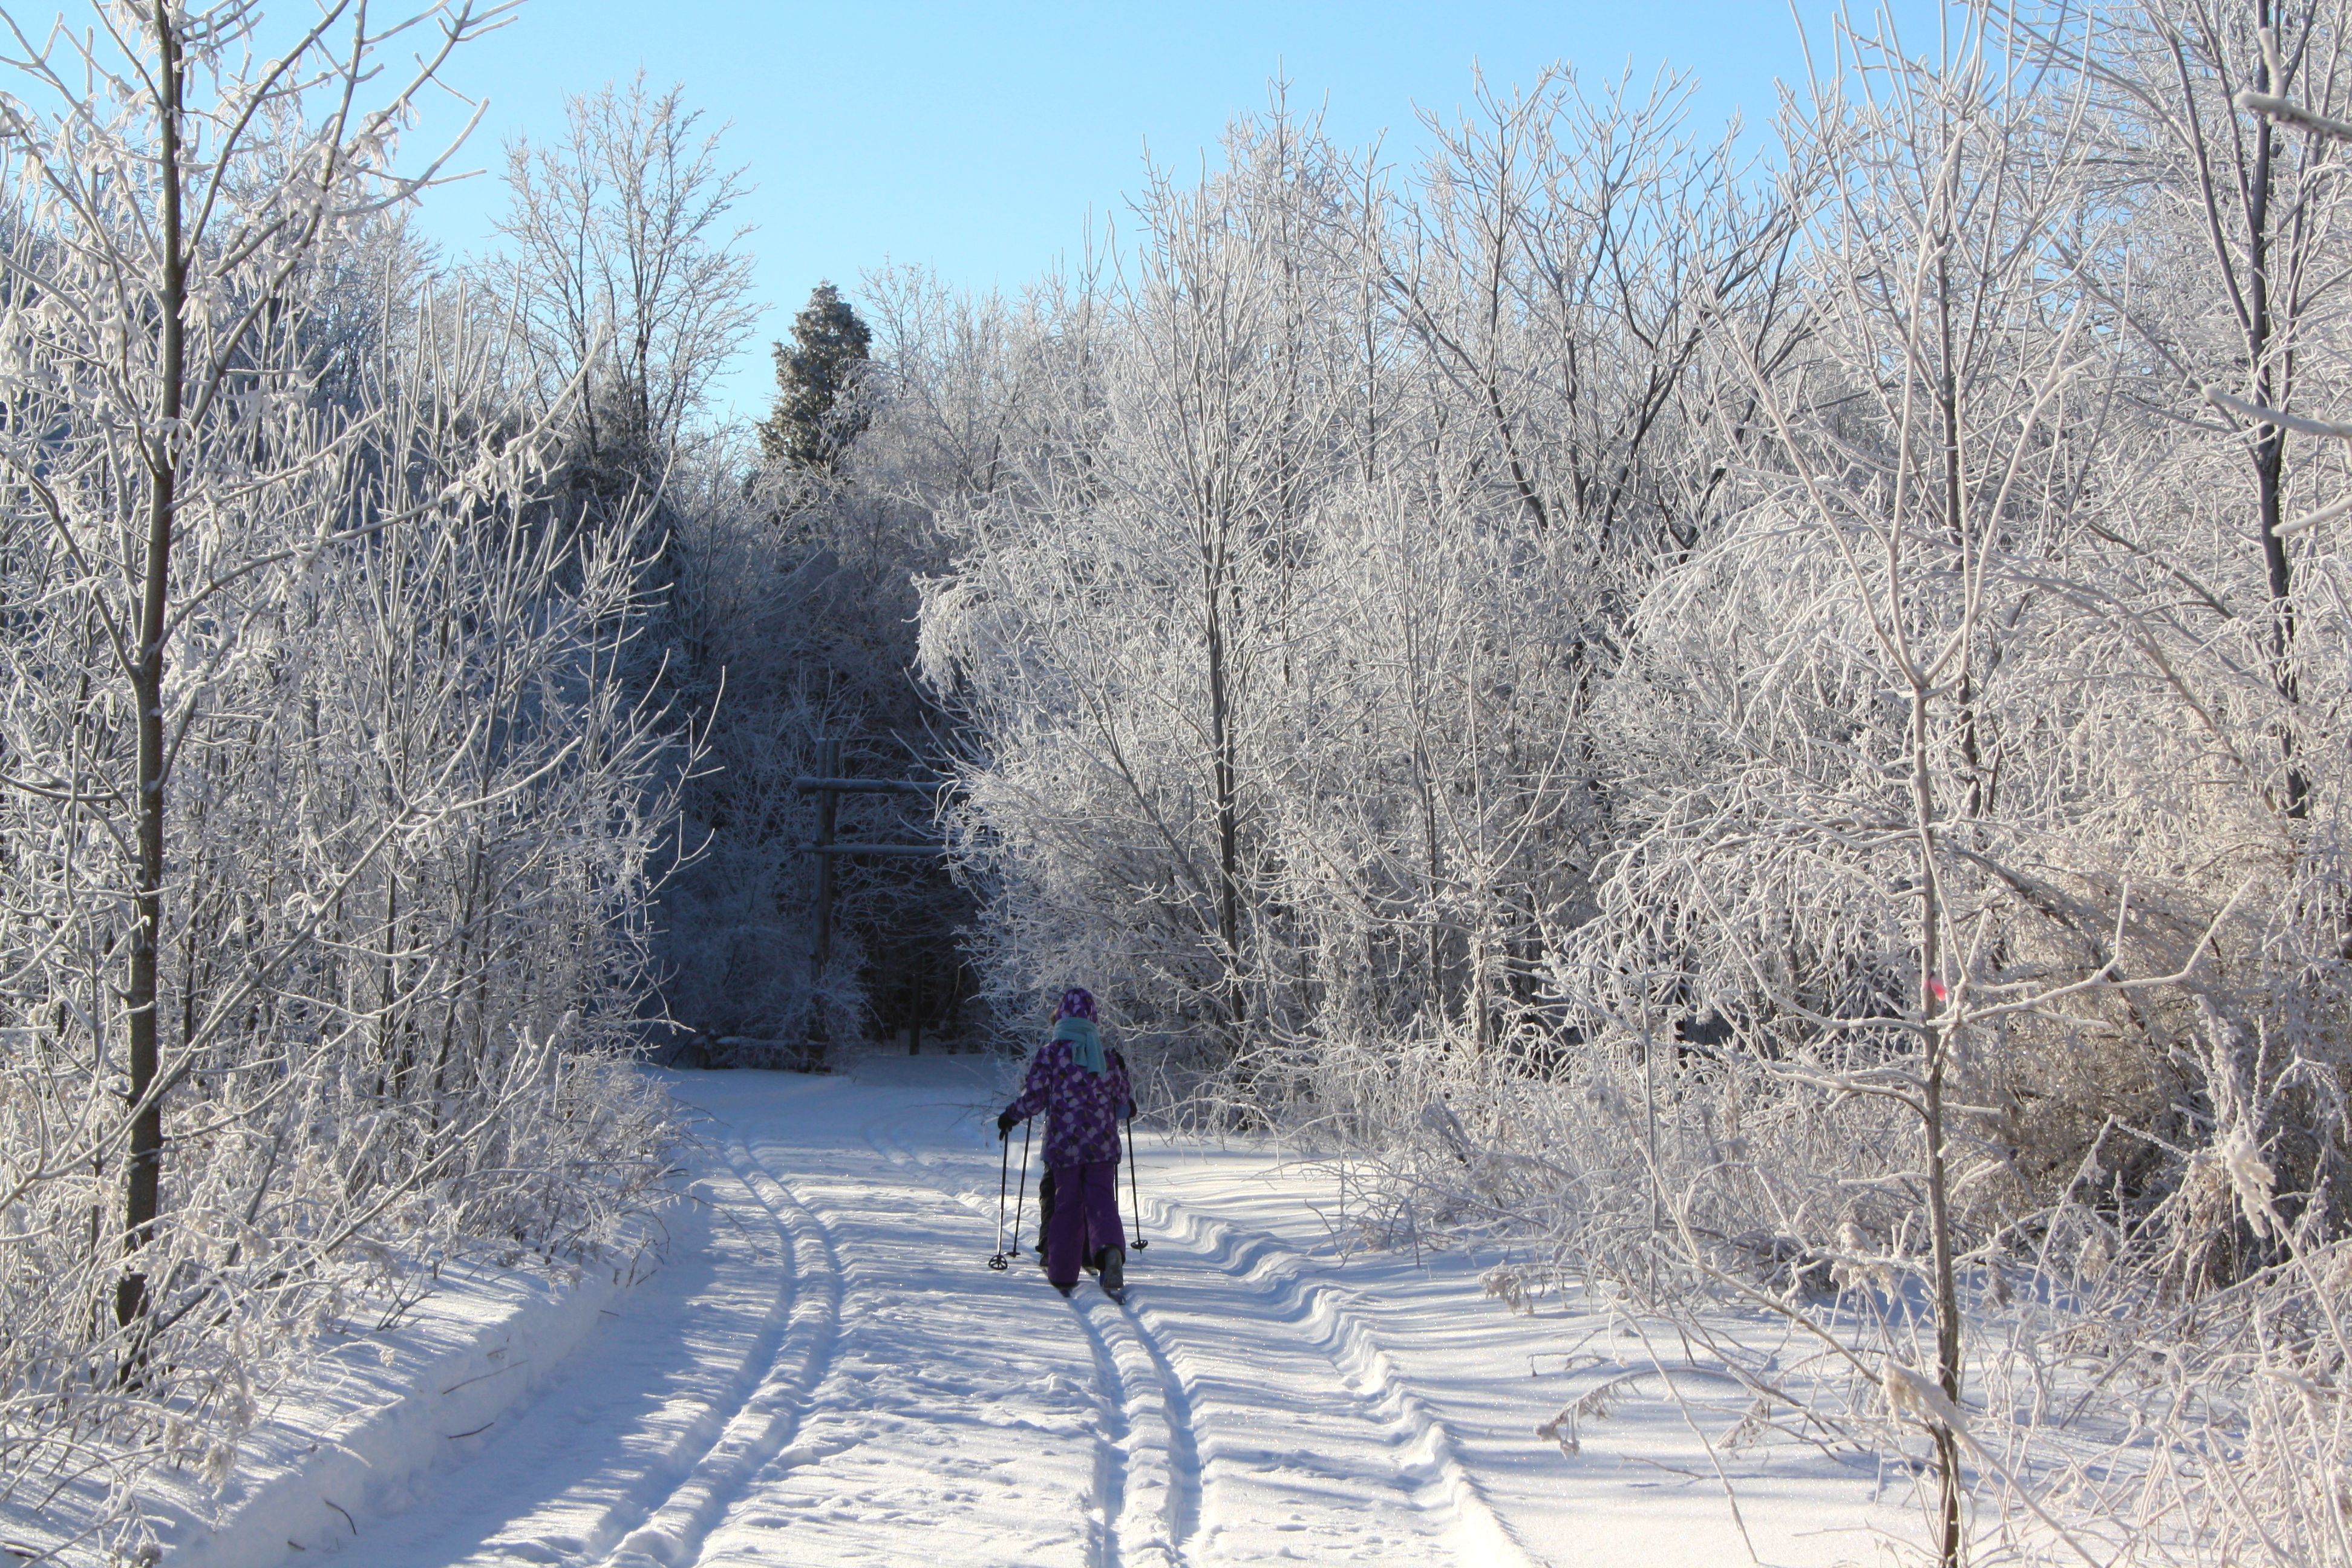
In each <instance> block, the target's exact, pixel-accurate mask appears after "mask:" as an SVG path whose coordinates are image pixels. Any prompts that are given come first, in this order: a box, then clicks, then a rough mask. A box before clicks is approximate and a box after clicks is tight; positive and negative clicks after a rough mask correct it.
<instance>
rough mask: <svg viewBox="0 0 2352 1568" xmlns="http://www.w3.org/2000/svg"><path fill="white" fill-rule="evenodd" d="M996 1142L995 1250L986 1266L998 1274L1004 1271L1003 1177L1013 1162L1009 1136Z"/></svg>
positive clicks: (1006, 1174)
mask: <svg viewBox="0 0 2352 1568" xmlns="http://www.w3.org/2000/svg"><path fill="white" fill-rule="evenodd" d="M997 1142H998V1143H1000V1144H1002V1145H1003V1151H1002V1152H1000V1153H999V1154H998V1155H997V1156H996V1251H995V1253H994V1255H993V1256H992V1257H991V1258H989V1260H988V1266H989V1267H990V1268H993V1269H995V1270H996V1272H998V1273H999V1274H1002V1273H1003V1272H1004V1268H1005V1264H1004V1182H1005V1178H1006V1177H1007V1176H1008V1175H1009V1174H1011V1172H1010V1170H1009V1167H1010V1166H1011V1165H1012V1163H1013V1140H1012V1139H1010V1138H1005V1137H1000V1138H998V1139H997Z"/></svg>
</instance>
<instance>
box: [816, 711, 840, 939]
mask: <svg viewBox="0 0 2352 1568" xmlns="http://www.w3.org/2000/svg"><path fill="white" fill-rule="evenodd" d="M817 766H818V768H820V769H821V770H822V771H823V772H824V776H825V777H826V778H828V779H835V778H839V777H840V776H841V742H839V741H820V742H817ZM816 803H817V804H816V845H817V857H816V973H814V974H813V975H811V976H810V979H811V980H812V982H816V981H822V980H823V979H824V969H825V965H826V964H828V963H832V962H833V857H832V856H830V855H828V854H826V853H825V852H824V851H825V849H826V847H828V846H830V845H831V844H832V843H833V829H834V823H835V816H834V814H835V811H837V810H838V809H839V808H840V803H841V795H840V793H839V792H838V791H835V790H829V789H828V790H821V791H819V792H818V794H817V797H816Z"/></svg>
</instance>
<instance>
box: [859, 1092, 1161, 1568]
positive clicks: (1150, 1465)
mask: <svg viewBox="0 0 2352 1568" xmlns="http://www.w3.org/2000/svg"><path fill="white" fill-rule="evenodd" d="M919 1114H920V1113H919V1112H915V1111H903V1110H902V1111H900V1112H898V1114H896V1115H891V1116H885V1117H883V1118H880V1119H878V1120H877V1121H871V1122H868V1123H867V1124H866V1127H865V1129H864V1136H865V1137H866V1141H867V1142H868V1143H869V1144H870V1145H871V1146H872V1147H873V1148H874V1149H875V1150H876V1152H878V1153H880V1154H882V1155H883V1156H884V1157H885V1158H887V1159H888V1160H890V1161H891V1162H893V1163H896V1164H898V1165H899V1166H901V1167H902V1168H906V1169H909V1170H911V1171H914V1172H918V1173H920V1176H921V1179H923V1180H924V1181H926V1182H928V1183H929V1184H931V1185H932V1186H934V1187H936V1188H938V1189H939V1190H940V1191H941V1192H943V1193H945V1194H947V1195H948V1196H950V1197H951V1198H953V1199H955V1200H956V1202H958V1203H959V1204H961V1205H963V1206H964V1207H966V1208H967V1209H970V1210H971V1211H972V1212H974V1213H975V1214H978V1215H982V1216H984V1217H990V1218H992V1214H991V1209H990V1205H991V1204H992V1202H993V1198H992V1194H984V1193H982V1192H980V1191H978V1190H976V1189H975V1188H974V1187H973V1185H972V1184H971V1183H970V1182H969V1181H968V1180H965V1179H964V1178H963V1177H962V1175H961V1173H957V1172H956V1171H954V1170H952V1169H950V1168H949V1167H948V1166H947V1165H946V1164H945V1163H942V1162H941V1161H940V1160H939V1159H938V1158H937V1157H936V1156H934V1155H933V1154H931V1153H929V1152H926V1151H925V1150H923V1149H921V1148H919V1147H917V1146H915V1145H914V1144H911V1143H909V1142H907V1141H906V1139H905V1137H904V1135H903V1130H904V1129H905V1128H906V1127H907V1125H908V1123H909V1122H910V1121H913V1120H915V1118H916V1116H917V1115H919ZM1070 1304H1071V1306H1072V1307H1073V1308H1074V1309H1075V1310H1076V1313H1077V1317H1078V1321H1079V1325H1080V1327H1081V1329H1082V1330H1083V1331H1084V1332H1085V1333H1086V1336H1087V1344H1088V1346H1089V1348H1090V1349H1091V1351H1092V1352H1093V1356H1094V1362H1095V1371H1096V1377H1097V1384H1098V1386H1099V1389H1100V1393H1101V1395H1102V1410H1103V1417H1104V1430H1103V1433H1102V1435H1101V1436H1100V1437H1098V1438H1097V1467H1096V1475H1097V1480H1096V1506H1097V1510H1099V1514H1100V1522H1099V1526H1098V1530H1099V1534H1098V1536H1097V1547H1096V1551H1095V1552H1094V1561H1095V1562H1096V1563H1098V1564H1100V1565H1101V1568H1117V1565H1118V1564H1136V1565H1138V1568H1185V1565H1186V1563H1187V1559H1186V1557H1185V1554H1184V1542H1185V1541H1186V1539H1187V1538H1188V1537H1189V1536H1190V1535H1191V1534H1192V1529H1193V1527H1194V1524H1195V1523H1196V1521H1198V1519H1199V1515H1200V1498H1201V1477H1200V1450H1199V1445H1198V1443H1197V1441H1196V1439H1195V1437H1194V1435H1193V1431H1192V1397H1191V1395H1190V1394H1189V1393H1188V1392H1187V1391H1186V1390H1185V1388H1184V1386H1183V1382H1182V1380H1181V1378H1180V1377H1179V1376H1178V1375H1177V1374H1176V1371H1175V1368H1174V1367H1173V1366H1171V1364H1170V1363H1169V1361H1168V1358H1167V1355H1166V1354H1165V1352H1162V1351H1161V1349H1160V1347H1159V1346H1158V1345H1157V1344H1155V1343H1154V1342H1152V1340H1151V1337H1150V1334H1148V1333H1146V1332H1144V1331H1142V1330H1141V1328H1140V1327H1139V1325H1138V1324H1137V1323H1136V1322H1135V1321H1134V1320H1133V1319H1132V1318H1131V1317H1130V1316H1129V1314H1128V1313H1126V1312H1124V1311H1122V1310H1120V1309H1119V1307H1118V1304H1117V1303H1116V1302H1114V1301H1112V1300H1110V1299H1109V1298H1108V1297H1107V1296H1104V1295H1102V1294H1101V1293H1100V1292H1099V1291H1098V1290H1097V1289H1095V1288H1094V1287H1093V1286H1091V1285H1090V1284H1087V1283H1083V1282H1082V1283H1081V1284H1080V1286H1079V1289H1078V1290H1077V1293H1076V1295H1075V1296H1073V1297H1072V1299H1071V1303H1070Z"/></svg>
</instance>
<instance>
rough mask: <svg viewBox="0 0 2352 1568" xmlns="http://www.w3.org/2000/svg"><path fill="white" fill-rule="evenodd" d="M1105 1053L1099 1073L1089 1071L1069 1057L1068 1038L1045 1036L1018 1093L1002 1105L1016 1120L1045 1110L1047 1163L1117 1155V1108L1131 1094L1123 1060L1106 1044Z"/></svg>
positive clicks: (1078, 1162)
mask: <svg viewBox="0 0 2352 1568" xmlns="http://www.w3.org/2000/svg"><path fill="white" fill-rule="evenodd" d="M1104 1056H1105V1059H1106V1060H1107V1061H1108V1063H1109V1066H1108V1068H1105V1069H1104V1070H1103V1071H1101V1072H1098V1073H1092V1072H1088V1071H1087V1069H1086V1068H1082V1067H1080V1066H1079V1065H1078V1064H1077V1063H1076V1061H1075V1060H1073V1059H1072V1058H1071V1057H1070V1042H1069V1041H1067V1040H1052V1041H1048V1042H1047V1043H1046V1045H1045V1048H1044V1049H1043V1050H1041V1051H1039V1052H1038V1053H1037V1055H1036V1056H1035V1057H1034V1058H1032V1059H1031V1061H1030V1063H1029V1077H1028V1079H1027V1081H1026V1082H1024V1084H1023V1085H1022V1086H1021V1098H1020V1099H1018V1100H1014V1101H1013V1103H1012V1104H1011V1105H1008V1106H1006V1107H1005V1110H1008V1111H1010V1112H1011V1113H1012V1115H1013V1120H1015V1121H1027V1120H1028V1119H1029V1118H1030V1117H1033V1116H1034V1115H1036V1114H1037V1113H1038V1112H1039V1111H1041V1110H1043V1111H1045V1112H1048V1115H1047V1117H1046V1120H1045V1163H1047V1164H1048V1165H1086V1164H1091V1163H1095V1162H1096V1161H1098V1160H1116V1159H1118V1118H1119V1113H1120V1112H1121V1111H1123V1110H1126V1109H1127V1106H1128V1102H1129V1100H1130V1099H1131V1098H1132V1096H1131V1092H1130V1090H1129V1087H1128V1081H1127V1064H1126V1063H1125V1062H1123V1061H1121V1060H1120V1059H1119V1056H1118V1052H1117V1051H1114V1050H1111V1049H1109V1048H1108V1047H1105V1049H1104Z"/></svg>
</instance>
